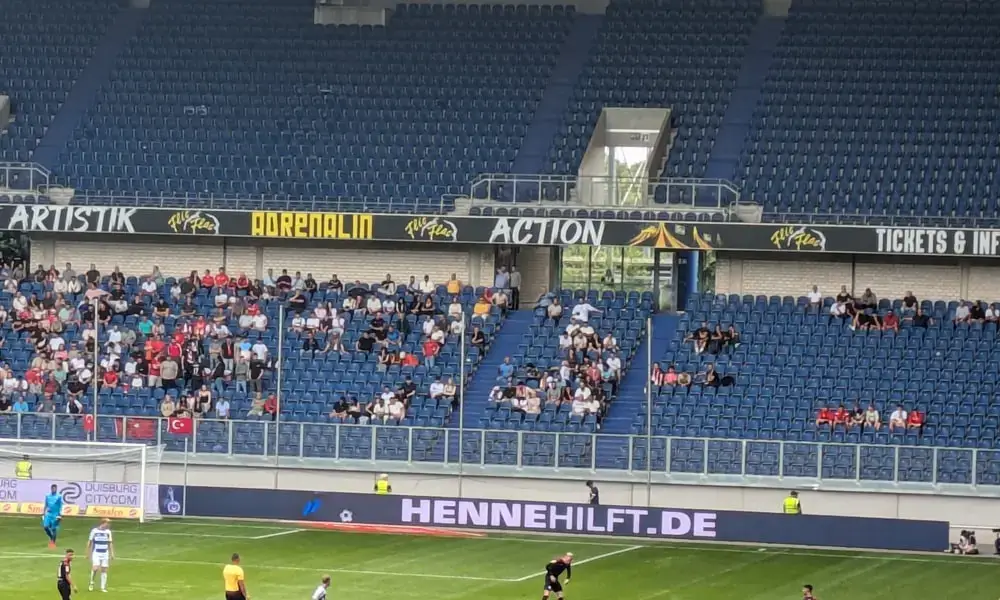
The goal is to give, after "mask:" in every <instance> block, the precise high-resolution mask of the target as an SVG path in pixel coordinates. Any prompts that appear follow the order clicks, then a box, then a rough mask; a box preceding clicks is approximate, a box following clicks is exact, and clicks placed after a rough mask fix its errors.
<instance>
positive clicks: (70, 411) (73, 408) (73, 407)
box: [66, 396, 83, 415]
mask: <svg viewBox="0 0 1000 600" xmlns="http://www.w3.org/2000/svg"><path fill="white" fill-rule="evenodd" d="M66 414H67V415H82V414H83V404H81V403H80V400H78V399H77V398H73V397H72V396H71V397H69V398H67V399H66Z"/></svg>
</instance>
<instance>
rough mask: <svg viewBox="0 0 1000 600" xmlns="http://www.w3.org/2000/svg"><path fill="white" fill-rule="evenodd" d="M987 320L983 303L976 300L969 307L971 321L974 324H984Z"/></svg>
mask: <svg viewBox="0 0 1000 600" xmlns="http://www.w3.org/2000/svg"><path fill="white" fill-rule="evenodd" d="M985 320H986V313H984V312H983V301H982V300H976V301H975V302H973V303H972V305H971V306H969V321H971V322H973V323H982V322H983V321H985Z"/></svg>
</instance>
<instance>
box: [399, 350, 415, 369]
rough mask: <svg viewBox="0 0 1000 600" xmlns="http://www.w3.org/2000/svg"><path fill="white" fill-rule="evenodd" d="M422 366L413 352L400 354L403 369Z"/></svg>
mask: <svg viewBox="0 0 1000 600" xmlns="http://www.w3.org/2000/svg"><path fill="white" fill-rule="evenodd" d="M419 365H420V361H419V360H417V355H416V354H413V353H412V352H402V351H401V352H400V353H399V366H401V367H416V366H419Z"/></svg>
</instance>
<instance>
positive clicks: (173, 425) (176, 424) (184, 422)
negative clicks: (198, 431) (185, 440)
mask: <svg viewBox="0 0 1000 600" xmlns="http://www.w3.org/2000/svg"><path fill="white" fill-rule="evenodd" d="M167 431H169V432H170V433H173V434H174V435H191V434H192V433H194V419H190V418H180V417H170V418H169V419H167Z"/></svg>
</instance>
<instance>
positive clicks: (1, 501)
mask: <svg viewBox="0 0 1000 600" xmlns="http://www.w3.org/2000/svg"><path fill="white" fill-rule="evenodd" d="M162 457H163V446H147V445H145V444H114V443H104V442H62V441H53V440H25V439H9V438H0V515H2V514H18V515H41V514H42V511H43V503H44V501H45V496H46V495H47V494H49V493H50V491H51V488H52V486H53V485H54V486H56V489H57V490H58V491H59V494H60V495H61V496H62V497H63V516H68V517H75V516H85V517H109V518H113V519H136V520H138V521H140V522H145V521H148V520H151V519H159V518H160V500H159V488H160V460H161V459H162Z"/></svg>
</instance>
